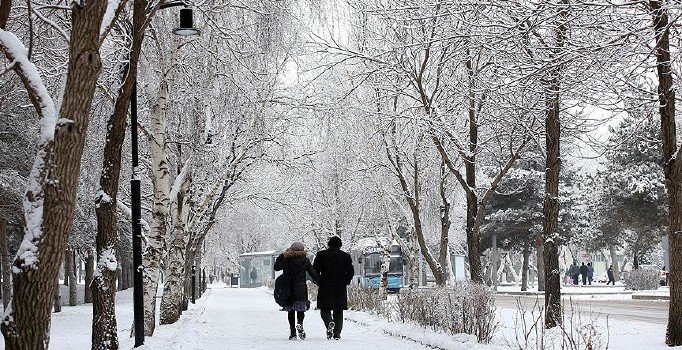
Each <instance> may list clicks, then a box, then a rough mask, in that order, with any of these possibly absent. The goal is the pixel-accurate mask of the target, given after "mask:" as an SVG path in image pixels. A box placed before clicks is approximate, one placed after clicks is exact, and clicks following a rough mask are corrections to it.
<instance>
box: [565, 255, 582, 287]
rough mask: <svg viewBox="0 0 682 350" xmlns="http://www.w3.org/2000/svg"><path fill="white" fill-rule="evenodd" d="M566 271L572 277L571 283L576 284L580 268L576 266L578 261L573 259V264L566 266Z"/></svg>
mask: <svg viewBox="0 0 682 350" xmlns="http://www.w3.org/2000/svg"><path fill="white" fill-rule="evenodd" d="M568 273H569V274H570V275H571V278H572V279H573V284H574V285H576V286H577V285H578V276H579V275H580V268H579V267H578V262H577V261H575V260H573V264H571V267H569V268H568Z"/></svg>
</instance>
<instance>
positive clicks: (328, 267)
mask: <svg viewBox="0 0 682 350" xmlns="http://www.w3.org/2000/svg"><path fill="white" fill-rule="evenodd" d="M341 244H342V243H341V238H339V237H338V236H333V237H331V238H329V242H328V243H327V245H328V246H329V248H328V249H325V250H322V251H320V252H319V253H317V256H316V257H315V262H314V263H313V268H314V269H315V271H316V272H317V273H318V274H319V276H320V288H319V291H318V294H317V308H318V309H320V316H321V317H322V321H323V322H324V327H325V328H326V329H327V339H331V338H332V337H333V338H334V339H337V340H338V339H340V338H341V329H343V310H348V294H347V291H346V286H347V285H349V284H350V281H351V280H352V279H353V274H354V270H353V261H352V260H351V257H350V254H348V253H346V252H344V251H342V250H341ZM332 311H333V312H334V315H333V317H332Z"/></svg>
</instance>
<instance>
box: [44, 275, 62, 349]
mask: <svg viewBox="0 0 682 350" xmlns="http://www.w3.org/2000/svg"><path fill="white" fill-rule="evenodd" d="M55 282H56V285H57V288H56V291H55V293H54V296H53V298H52V308H53V309H54V312H55V313H57V312H62V294H61V293H60V291H59V277H57V278H55ZM45 348H47V346H46V347H45Z"/></svg>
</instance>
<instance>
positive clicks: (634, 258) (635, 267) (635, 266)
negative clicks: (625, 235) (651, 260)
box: [632, 251, 639, 270]
mask: <svg viewBox="0 0 682 350" xmlns="http://www.w3.org/2000/svg"><path fill="white" fill-rule="evenodd" d="M638 255H639V252H636V251H635V252H633V253H632V269H633V270H639V259H638V258H637V256H638Z"/></svg>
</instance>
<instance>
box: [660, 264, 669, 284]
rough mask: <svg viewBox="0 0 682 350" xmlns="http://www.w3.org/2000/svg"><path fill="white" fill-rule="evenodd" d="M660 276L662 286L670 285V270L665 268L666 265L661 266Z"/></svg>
mask: <svg viewBox="0 0 682 350" xmlns="http://www.w3.org/2000/svg"><path fill="white" fill-rule="evenodd" d="M658 277H659V280H660V284H661V286H667V285H668V270H666V269H665V265H664V266H663V267H662V268H661V270H660V271H658Z"/></svg>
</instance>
